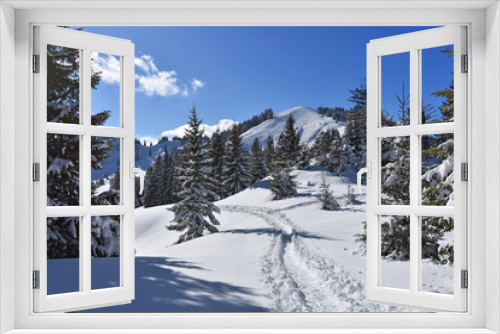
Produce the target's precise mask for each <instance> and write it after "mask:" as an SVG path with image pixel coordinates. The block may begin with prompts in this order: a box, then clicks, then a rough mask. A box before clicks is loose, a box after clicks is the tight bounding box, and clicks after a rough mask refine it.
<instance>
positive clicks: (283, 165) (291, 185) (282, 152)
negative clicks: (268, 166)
mask: <svg viewBox="0 0 500 334" xmlns="http://www.w3.org/2000/svg"><path fill="white" fill-rule="evenodd" d="M286 144H287V141H286V140H285V135H284V133H283V132H282V133H281V134H280V137H279V140H278V147H277V148H276V150H275V152H274V159H273V168H272V170H271V177H270V180H269V190H271V192H272V193H273V200H280V199H284V198H288V197H291V196H293V195H295V194H296V193H297V185H296V184H295V182H294V180H293V179H294V178H295V177H294V176H292V174H291V167H290V161H289V160H288V153H287V152H286V149H285V146H286Z"/></svg>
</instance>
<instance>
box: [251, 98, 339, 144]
mask: <svg viewBox="0 0 500 334" xmlns="http://www.w3.org/2000/svg"><path fill="white" fill-rule="evenodd" d="M290 115H292V116H293V117H294V118H295V126H296V127H297V128H298V132H299V134H300V137H301V138H300V143H301V144H307V145H309V144H311V143H312V142H313V141H314V138H316V135H317V134H318V133H320V132H321V131H323V130H324V129H326V128H337V129H339V131H340V132H341V133H343V131H344V125H345V124H344V123H339V122H337V121H335V120H334V119H332V118H331V117H328V116H326V115H324V114H323V115H322V114H319V113H318V111H317V110H316V109H313V108H309V107H304V106H297V107H293V108H290V109H286V110H284V111H282V112H280V113H278V114H276V115H274V118H272V119H269V120H267V121H265V122H263V123H261V124H259V125H257V126H255V127H253V128H251V129H250V130H248V131H246V132H245V133H243V134H242V140H243V145H244V146H245V147H246V148H249V147H251V146H252V143H253V141H254V140H255V138H258V139H259V142H260V144H261V146H264V145H265V143H266V142H267V138H268V136H269V135H271V137H273V140H274V143H275V144H276V143H277V142H278V138H279V136H280V133H281V132H282V131H283V129H284V128H285V123H286V120H287V118H288V117H289V116H290Z"/></svg>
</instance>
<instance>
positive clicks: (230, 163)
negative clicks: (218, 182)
mask: <svg viewBox="0 0 500 334" xmlns="http://www.w3.org/2000/svg"><path fill="white" fill-rule="evenodd" d="M224 160H225V163H226V167H225V168H224V182H223V183H222V185H223V187H224V191H225V193H226V194H227V196H231V195H234V194H237V193H239V192H240V191H242V190H244V189H246V188H248V186H249V184H250V175H249V171H248V170H249V166H248V151H247V150H245V149H244V148H243V144H242V142H241V137H240V130H239V127H238V126H237V125H234V126H233V128H232V129H231V133H230V135H229V141H228V143H227V147H226V156H225V159H224Z"/></svg>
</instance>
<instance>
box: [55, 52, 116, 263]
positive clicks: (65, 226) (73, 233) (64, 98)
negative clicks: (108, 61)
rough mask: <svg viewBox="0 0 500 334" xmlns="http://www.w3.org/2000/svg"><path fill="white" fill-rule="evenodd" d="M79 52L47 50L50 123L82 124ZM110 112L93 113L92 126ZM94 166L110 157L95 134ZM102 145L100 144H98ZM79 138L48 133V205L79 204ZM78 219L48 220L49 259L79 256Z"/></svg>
mask: <svg viewBox="0 0 500 334" xmlns="http://www.w3.org/2000/svg"><path fill="white" fill-rule="evenodd" d="M79 66H80V59H79V51H78V50H75V49H69V48H63V47H59V46H52V45H51V46H48V49H47V68H48V69H47V73H48V75H47V122H56V123H69V124H78V123H79V110H80V105H79V96H80V90H79V87H80V81H79V80H80V79H79ZM100 80H101V76H100V73H96V72H94V71H92V74H91V87H92V88H94V89H95V88H97V85H98V84H99V82H100ZM110 113H111V111H109V110H105V111H102V112H100V113H96V114H93V115H92V116H91V117H92V118H91V123H92V125H102V124H104V122H105V121H106V120H107V119H108V118H109V116H110ZM92 139H93V141H92V151H91V153H92V168H93V169H100V168H102V167H101V163H102V162H103V161H104V160H105V159H106V158H107V156H108V155H107V151H108V150H109V149H110V148H111V147H109V146H107V145H106V142H107V140H105V139H103V138H102V137H92ZM99 143H100V144H103V145H102V146H99V145H97V144H99ZM79 158H80V157H79V138H78V136H71V135H60V134H57V135H56V134H50V135H47V205H49V206H67V205H79V190H78V189H79V176H80V170H79V163H80V161H79ZM78 226H79V219H78V218H73V217H61V218H56V217H52V218H48V219H47V258H67V257H78V256H79V251H80V250H79V236H78V230H79V227H78Z"/></svg>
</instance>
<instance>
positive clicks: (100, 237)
mask: <svg viewBox="0 0 500 334" xmlns="http://www.w3.org/2000/svg"><path fill="white" fill-rule="evenodd" d="M90 224H91V244H92V256H93V257H110V256H120V217H119V216H92V219H91V223H90Z"/></svg>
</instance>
